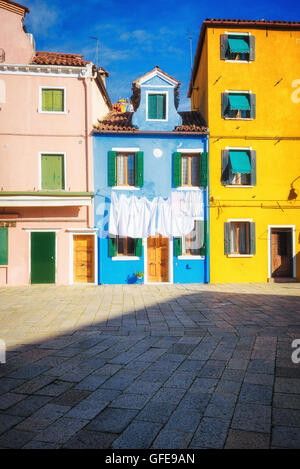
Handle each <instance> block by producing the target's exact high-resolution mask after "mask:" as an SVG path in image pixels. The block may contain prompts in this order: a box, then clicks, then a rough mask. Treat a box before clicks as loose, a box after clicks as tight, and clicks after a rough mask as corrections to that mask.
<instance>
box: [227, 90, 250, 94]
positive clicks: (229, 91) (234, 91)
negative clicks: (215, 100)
mask: <svg viewBox="0 0 300 469" xmlns="http://www.w3.org/2000/svg"><path fill="white" fill-rule="evenodd" d="M225 93H243V94H247V93H248V94H252V93H253V91H251V90H243V91H242V90H240V91H237V90H225Z"/></svg>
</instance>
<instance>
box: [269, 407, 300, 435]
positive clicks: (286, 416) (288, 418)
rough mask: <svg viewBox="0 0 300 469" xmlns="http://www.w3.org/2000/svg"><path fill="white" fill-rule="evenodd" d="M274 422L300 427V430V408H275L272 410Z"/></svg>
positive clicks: (274, 423)
mask: <svg viewBox="0 0 300 469" xmlns="http://www.w3.org/2000/svg"><path fill="white" fill-rule="evenodd" d="M272 423H273V425H275V426H276V425H282V426H283V427H299V432H300V410H299V409H278V408H274V409H273V411H272Z"/></svg>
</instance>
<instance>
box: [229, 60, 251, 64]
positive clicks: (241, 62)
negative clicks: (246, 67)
mask: <svg viewBox="0 0 300 469" xmlns="http://www.w3.org/2000/svg"><path fill="white" fill-rule="evenodd" d="M226 62H227V63H231V64H251V62H253V60H228V59H225V63H226Z"/></svg>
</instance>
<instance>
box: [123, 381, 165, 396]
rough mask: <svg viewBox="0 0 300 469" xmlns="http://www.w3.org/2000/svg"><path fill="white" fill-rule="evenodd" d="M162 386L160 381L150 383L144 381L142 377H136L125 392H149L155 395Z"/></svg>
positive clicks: (150, 394)
mask: <svg viewBox="0 0 300 469" xmlns="http://www.w3.org/2000/svg"><path fill="white" fill-rule="evenodd" d="M160 387H161V383H160V382H153V383H150V382H149V381H143V380H142V379H139V378H138V379H136V380H135V381H134V382H133V383H132V384H131V385H130V386H128V387H127V388H126V389H125V390H124V393H129V394H147V395H148V396H150V397H151V396H153V394H155V393H156V392H157V390H158V389H159V388H160Z"/></svg>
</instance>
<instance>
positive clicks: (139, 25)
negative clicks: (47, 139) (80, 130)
mask: <svg viewBox="0 0 300 469" xmlns="http://www.w3.org/2000/svg"><path fill="white" fill-rule="evenodd" d="M19 1H20V3H22V4H24V5H25V6H27V7H28V8H29V9H30V14H29V15H26V18H25V24H26V26H27V29H28V32H31V33H33V34H34V37H35V41H36V48H37V50H44V51H53V52H71V53H80V54H83V55H84V57H85V58H86V59H87V60H92V61H93V62H95V61H96V41H95V40H93V39H90V37H91V36H95V37H98V38H99V41H100V48H99V60H98V65H99V66H100V65H101V66H102V67H104V68H105V69H106V70H108V72H109V74H110V76H109V78H108V80H107V89H108V92H109V95H110V97H111V100H112V102H116V101H117V100H118V99H120V98H126V97H130V96H131V83H132V82H133V81H134V80H135V79H136V78H138V77H140V76H142V75H144V74H145V73H146V72H148V71H150V70H152V69H153V68H154V67H155V65H159V66H160V68H161V69H162V70H164V71H165V72H167V73H168V74H169V75H171V76H173V77H174V78H176V79H177V80H179V81H180V82H181V83H182V86H181V88H180V96H181V100H180V108H179V109H180V110H188V109H190V104H189V99H187V98H186V95H187V89H188V84H189V79H190V72H191V60H190V41H189V34H191V36H192V55H193V57H194V53H195V50H196V46H197V41H198V36H199V32H200V28H201V23H202V21H203V20H205V19H206V18H243V19H262V18H264V19H266V20H267V19H269V20H277V19H281V20H288V21H300V4H299V2H298V5H297V4H296V1H295V0H249V1H248V2H245V4H244V3H242V2H241V1H240V0H230V1H229V2H226V1H224V0H223V1H221V0H210V1H204V0H182V1H174V0H173V1H172V0H159V1H158V0H152V1H150V0H142V1H136V0H127V1H124V0H85V2H82V0H72V1H70V2H68V1H67V2H66V1H64V0H24V1H22V0H19Z"/></svg>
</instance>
